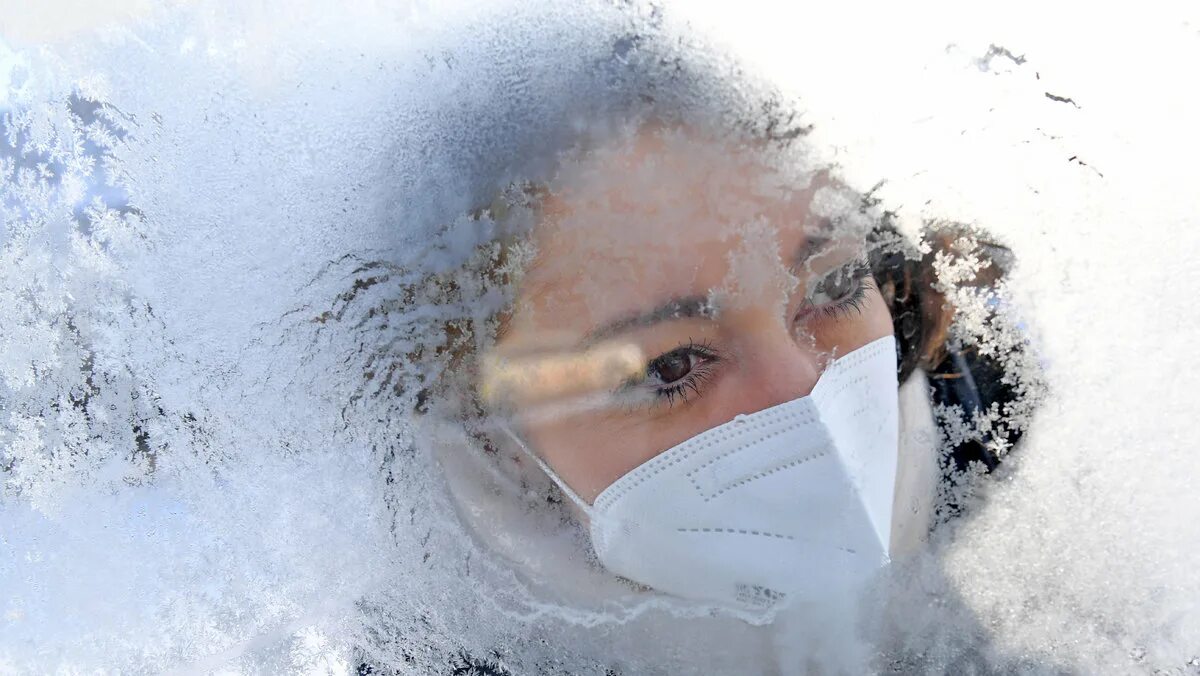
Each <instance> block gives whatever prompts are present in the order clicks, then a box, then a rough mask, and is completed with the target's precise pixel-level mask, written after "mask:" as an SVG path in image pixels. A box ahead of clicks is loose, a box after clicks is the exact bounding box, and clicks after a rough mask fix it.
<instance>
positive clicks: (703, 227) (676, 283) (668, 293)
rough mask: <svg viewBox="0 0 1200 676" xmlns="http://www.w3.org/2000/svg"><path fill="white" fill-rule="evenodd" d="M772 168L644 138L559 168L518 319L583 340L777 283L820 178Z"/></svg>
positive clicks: (696, 139)
mask: <svg viewBox="0 0 1200 676" xmlns="http://www.w3.org/2000/svg"><path fill="white" fill-rule="evenodd" d="M775 159H776V158H772V157H769V156H768V155H767V154H766V153H765V152H764V151H763V149H761V148H756V147H752V146H748V145H744V144H742V145H738V144H734V143H730V142H723V141H716V140H712V139H707V138H703V137H700V136H697V135H692V134H688V133H685V132H653V133H642V134H639V135H637V136H635V137H633V138H630V139H627V140H626V141H624V142H621V143H616V144H613V145H611V146H609V147H606V148H602V149H599V150H596V151H594V152H591V153H589V154H588V155H586V156H582V157H578V158H573V159H571V160H569V161H567V162H566V163H565V167H564V169H563V171H562V172H561V173H560V176H559V178H558V180H556V181H555V183H554V184H553V185H552V186H551V189H550V195H549V196H548V198H547V199H546V201H545V204H544V208H543V217H542V219H541V222H540V223H539V224H538V226H537V228H535V231H534V243H535V247H536V251H537V253H536V255H535V259H534V262H533V265H532V266H531V267H530V270H529V272H528V273H527V275H526V278H525V281H524V283H523V289H522V294H521V296H522V301H523V305H524V306H525V308H526V311H525V312H524V313H523V314H526V315H527V316H526V317H525V319H527V320H529V321H530V322H532V323H533V324H535V325H544V324H545V323H546V322H553V323H554V324H555V325H556V327H557V328H560V329H564V330H568V331H571V332H576V333H578V332H586V331H588V330H589V329H590V328H592V327H593V326H595V325H596V324H598V323H600V322H603V321H605V320H606V319H609V318H611V317H613V316H619V315H621V314H627V313H629V312H633V311H637V310H639V309H643V308H645V307H647V306H652V305H654V304H656V303H658V302H661V301H662V300H664V299H669V298H673V297H681V296H688V295H704V294H706V293H708V292H710V291H712V290H714V289H715V288H719V287H728V286H729V285H730V284H735V285H740V284H742V283H744V282H748V281H753V280H750V279H748V278H749V277H753V276H758V277H762V276H764V275H765V276H767V277H770V276H771V275H770V274H769V273H770V272H772V271H775V272H779V275H780V276H783V275H785V274H786V265H787V263H789V262H790V256H791V252H792V251H794V250H795V249H796V248H798V247H799V246H800V245H801V244H803V243H804V239H805V235H804V233H805V230H806V229H812V227H811V226H812V225H813V224H812V223H811V221H812V220H813V218H812V217H811V215H810V212H809V206H810V203H811V202H812V196H813V194H814V190H816V189H817V188H819V187H821V185H822V184H823V183H825V182H827V181H824V179H823V178H822V177H820V176H818V177H817V178H816V179H815V180H812V178H811V177H812V174H805V173H803V172H798V171H788V170H787V169H785V168H783V167H781V166H780V165H779V164H777V163H776V162H775V161H774V160H775Z"/></svg>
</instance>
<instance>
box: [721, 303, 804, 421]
mask: <svg viewBox="0 0 1200 676" xmlns="http://www.w3.org/2000/svg"><path fill="white" fill-rule="evenodd" d="M742 335H743V336H745V337H746V339H745V341H744V343H743V345H742V349H741V350H739V355H738V356H739V361H740V363H739V364H738V366H739V368H738V369H737V378H738V382H736V383H735V385H736V386H735V387H733V388H730V390H731V396H733V397H736V398H737V399H735V400H734V401H733V402H731V403H732V404H733V406H734V408H736V409H739V410H738V411H737V412H738V413H754V412H757V411H761V410H763V409H765V408H770V407H772V406H776V405H779V404H782V403H785V402H788V401H791V400H793V399H797V398H799V397H804V396H807V395H808V394H810V393H811V392H812V389H813V387H814V386H815V385H816V384H817V379H818V378H820V377H821V372H822V371H823V370H824V367H825V363H826V356H825V355H824V354H823V353H822V352H821V351H820V350H818V349H817V348H816V347H815V346H814V345H812V344H811V341H808V340H805V339H804V338H803V337H800V338H797V337H796V336H795V335H794V334H793V332H792V331H790V330H789V328H788V327H786V326H784V325H783V324H782V323H781V322H779V321H778V320H776V321H771V322H758V323H756V325H755V326H753V327H752V330H750V331H748V332H746V333H743V334H742Z"/></svg>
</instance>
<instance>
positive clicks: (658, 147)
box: [497, 130, 892, 503]
mask: <svg viewBox="0 0 1200 676" xmlns="http://www.w3.org/2000/svg"><path fill="white" fill-rule="evenodd" d="M569 166H570V168H569V169H568V170H567V171H565V172H564V175H563V177H562V179H561V180H560V181H559V182H558V183H557V184H556V185H554V186H552V188H551V195H550V197H549V198H548V199H547V200H546V201H545V204H544V209H543V217H542V220H541V221H540V222H539V224H538V226H537V227H536V228H535V231H534V244H535V248H536V254H535V257H534V260H533V262H532V265H531V266H530V267H529V269H528V271H527V273H526V276H525V278H524V280H523V282H522V285H521V288H520V291H519V294H518V298H517V302H516V304H515V306H514V307H515V309H514V311H513V313H512V315H511V317H510V319H509V321H508V324H507V326H506V329H505V331H504V332H503V334H502V338H501V339H500V341H499V343H498V346H497V347H498V349H500V350H511V351H521V352H526V351H530V350H539V349H540V350H545V349H554V350H563V349H571V350H577V349H583V348H586V347H587V346H589V345H592V344H595V342H597V341H598V340H609V341H615V342H617V343H621V344H633V345H636V346H637V347H638V348H639V349H640V350H641V351H642V354H644V355H645V356H646V357H647V359H648V360H654V359H655V358H656V357H658V356H659V355H662V354H664V353H670V352H672V351H673V350H678V349H679V348H681V347H683V348H684V350H685V352H686V350H687V349H688V348H687V347H686V346H688V345H690V344H702V345H703V346H704V350H705V354H704V359H703V360H700V359H699V358H697V356H696V355H695V354H691V353H688V354H687V355H686V356H683V357H678V356H677V357H676V358H675V359H673V360H667V362H666V366H667V367H668V368H666V369H665V370H664V369H663V368H661V367H662V366H663V365H664V362H663V361H662V360H659V361H658V362H657V364H658V366H659V367H660V368H658V369H657V370H655V368H654V364H650V367H651V368H650V371H651V372H652V374H653V375H654V377H652V378H650V379H649V380H647V381H643V382H639V383H635V384H630V385H629V386H628V387H627V388H626V389H624V390H622V394H623V396H624V397H625V399H623V400H622V401H623V402H624V403H621V404H620V405H612V406H608V407H602V408H599V409H593V410H586V411H581V412H575V413H569V414H561V415H556V416H552V417H546V416H534V415H533V414H532V412H531V411H528V410H525V411H522V410H518V411H517V413H518V415H517V421H518V424H519V428H520V430H519V431H520V433H521V434H522V435H523V436H524V438H525V440H526V441H527V443H529V444H530V446H531V447H532V448H533V449H534V450H535V452H537V453H538V454H540V455H541V457H542V458H543V459H544V460H545V461H546V462H547V463H548V464H549V465H550V466H551V467H552V468H553V469H554V470H555V472H556V473H557V474H558V475H559V476H560V477H561V478H562V479H563V480H564V481H565V482H566V483H567V484H568V485H569V486H570V487H571V488H572V489H573V490H574V491H575V492H576V493H577V494H578V495H579V496H580V497H582V498H583V499H584V500H585V501H587V502H588V503H591V502H593V501H594V500H595V498H596V496H597V495H599V494H600V492H601V491H603V490H604V489H605V488H607V487H608V486H609V485H611V484H612V483H613V482H614V481H616V480H617V479H619V478H620V477H621V476H623V475H625V474H626V473H627V472H629V471H630V470H632V469H633V468H635V467H637V466H638V465H640V464H642V463H644V462H646V461H647V460H649V459H651V458H653V457H654V456H655V455H657V454H659V453H661V452H663V451H665V450H667V449H669V448H671V447H673V446H675V445H677V444H679V443H681V442H683V441H685V440H687V439H689V438H691V437H693V436H695V435H697V434H699V433H701V432H703V431H705V430H707V429H710V428H713V427H716V426H718V425H720V424H722V423H725V422H727V421H729V420H732V419H733V418H734V416H736V415H738V414H748V413H753V412H756V411H760V410H763V409H765V408H769V407H771V406H775V405H777V404H781V403H784V402H787V401H791V400H793V399H796V398H798V397H802V396H805V395H807V394H808V393H809V392H810V391H811V390H812V388H813V386H814V385H815V384H816V382H817V379H818V378H819V377H820V375H821V372H822V370H823V368H824V367H825V365H826V364H827V363H828V362H829V360H830V359H831V358H832V357H835V356H840V355H845V354H847V353H849V352H851V351H853V350H855V349H857V348H859V347H862V346H863V345H866V344H867V343H870V342H871V341H873V340H876V339H878V338H881V337H883V336H886V335H890V334H891V332H892V322H891V317H890V315H889V313H888V310H887V307H886V306H885V304H884V302H883V299H882V298H881V297H880V295H879V293H878V291H876V290H875V288H874V287H873V285H871V284H870V280H869V277H868V279H866V280H864V281H863V283H862V284H863V286H864V287H865V288H864V290H863V291H862V294H861V298H859V299H858V302H857V303H856V304H855V305H854V306H853V307H849V306H844V305H837V304H835V303H834V302H833V301H836V300H839V299H838V298H830V297H829V296H830V294H829V293H825V292H824V291H823V287H821V286H820V285H818V284H817V283H816V280H818V279H820V278H821V277H822V276H823V275H826V274H833V275H834V277H831V279H833V278H835V277H836V275H837V273H838V271H841V270H844V269H845V268H846V266H847V265H852V261H854V260H856V259H857V260H861V254H862V242H861V236H854V234H853V233H846V232H838V231H834V232H833V233H832V236H831V237H827V236H826V235H828V234H829V232H828V227H829V226H828V222H822V221H821V219H820V218H819V217H818V216H817V215H816V214H814V213H813V208H812V207H813V198H814V194H815V193H816V191H817V190H818V189H820V188H821V187H822V186H826V185H829V183H830V182H829V180H828V179H827V178H824V177H823V176H818V177H817V178H816V179H815V180H813V181H812V182H811V185H798V183H799V182H798V181H797V180H796V178H795V177H789V176H786V175H784V174H783V173H781V172H779V171H776V170H774V169H772V168H771V166H768V164H767V163H766V162H764V161H762V160H761V154H760V153H758V152H756V151H755V149H753V148H749V147H745V146H742V147H738V146H735V145H733V144H730V143H728V142H723V141H717V140H712V139H708V138H704V137H703V136H701V135H699V134H694V133H691V132H680V131H662V130H656V131H643V132H641V133H639V134H637V135H636V136H634V137H633V138H631V139H628V140H626V141H625V142H620V143H615V144H613V145H612V146H611V147H608V148H604V149H600V150H598V151H596V152H594V153H592V154H591V155H589V156H587V157H584V158H581V159H580V160H579V161H577V162H573V163H570V164H569ZM827 240H828V241H827ZM806 249H807V250H808V251H806ZM838 279H845V278H838ZM857 286H858V284H857V283H852V284H848V285H837V284H826V287H827V288H835V289H843V288H857ZM672 299H685V300H686V299H692V300H697V299H698V300H701V301H704V303H701V304H700V305H696V304H695V303H693V304H692V305H691V306H688V305H686V303H681V304H678V305H676V306H674V307H673V308H669V309H668V310H667V311H660V312H658V313H657V315H655V316H654V317H653V318H650V317H648V316H647V315H651V314H653V311H654V310H655V309H656V308H658V309H660V310H661V309H662V308H663V307H664V306H668V305H669V303H670V301H671V300H672ZM698 307H700V308H705V307H707V308H709V309H708V310H707V311H705V312H700V313H697V312H695V310H696V309H697V308H698ZM712 308H715V310H714V309H712ZM696 314H700V315H702V316H689V315H696ZM638 317H640V318H641V319H639V320H634V319H633V318H638ZM664 372H665V373H666V375H678V374H679V373H687V374H688V375H690V376H692V377H693V378H695V377H696V376H698V375H700V374H701V373H702V374H703V378H702V379H699V378H697V379H696V380H695V381H694V382H693V385H694V389H695V390H696V391H693V387H692V386H691V385H689V386H687V388H686V398H685V397H680V396H678V395H675V396H674V397H673V398H671V399H670V401H668V400H667V399H664V398H662V397H661V396H656V392H658V391H659V390H661V389H663V388H664V387H667V385H665V384H664V383H662V380H663V378H662V375H663V374H664ZM701 380H702V382H701ZM675 382H678V381H675ZM630 400H632V401H634V403H629V401H630Z"/></svg>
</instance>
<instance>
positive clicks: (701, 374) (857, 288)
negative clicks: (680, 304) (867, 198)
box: [630, 261, 873, 407]
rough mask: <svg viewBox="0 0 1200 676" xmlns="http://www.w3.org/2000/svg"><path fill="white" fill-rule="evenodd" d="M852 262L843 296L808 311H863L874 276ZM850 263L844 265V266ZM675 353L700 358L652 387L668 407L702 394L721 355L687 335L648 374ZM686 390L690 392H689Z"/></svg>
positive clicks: (835, 314)
mask: <svg viewBox="0 0 1200 676" xmlns="http://www.w3.org/2000/svg"><path fill="white" fill-rule="evenodd" d="M851 265H853V266H854V268H853V269H851V270H850V271H849V274H850V275H852V278H853V281H854V290H853V291H851V292H850V293H849V294H847V295H846V297H844V298H841V299H838V300H836V301H833V302H830V303H826V304H825V305H822V306H816V307H813V309H810V310H809V312H820V316H821V317H822V318H826V319H832V320H836V319H839V318H845V317H848V316H850V315H851V314H852V313H855V312H859V313H861V312H862V311H863V307H864V305H863V302H864V300H865V299H866V296H867V290H868V289H869V288H870V287H871V284H872V282H873V278H872V277H871V270H870V268H869V267H868V266H867V265H866V264H865V263H863V262H861V261H856V262H854V263H852V264H851ZM848 267H850V266H845V267H844V268H843V269H845V268H848ZM805 303H806V304H808V305H809V306H810V307H812V306H811V303H809V301H808V300H807V299H806V300H805ZM810 319H812V318H811V317H801V316H800V313H797V315H796V317H795V318H793V322H798V321H802V320H810ZM678 355H688V356H689V357H693V358H696V357H698V358H699V361H698V362H697V363H695V364H694V365H693V366H692V369H691V370H690V371H689V372H688V373H687V375H685V376H684V377H683V378H681V379H680V380H678V381H676V382H674V383H671V384H670V385H666V386H663V387H656V388H654V395H653V396H654V401H653V402H652V404H653V405H660V404H664V403H665V404H666V405H667V406H668V407H672V406H674V405H675V402H676V401H678V402H680V403H684V402H687V401H688V400H689V399H690V398H691V397H693V396H696V397H698V396H701V394H702V391H703V390H702V388H703V386H704V385H705V384H707V383H708V382H709V381H710V380H712V378H713V375H714V373H715V366H716V365H717V364H718V363H719V362H720V361H721V360H722V357H721V355H720V354H719V353H718V352H717V351H716V350H715V349H714V348H713V347H712V345H711V344H709V343H708V342H707V341H701V342H700V343H696V342H695V341H693V340H691V339H689V340H688V342H687V344H686V345H681V346H679V347H677V348H675V349H674V350H671V351H669V352H664V353H663V354H661V355H659V356H658V357H655V358H654V359H652V360H650V362H649V363H648V364H647V365H646V371H647V374H649V372H650V371H652V370H653V369H654V366H655V364H657V363H660V362H661V361H662V360H664V359H666V358H668V357H672V356H678ZM636 385H637V383H636V382H633V383H630V386H636ZM689 391H690V392H691V394H689Z"/></svg>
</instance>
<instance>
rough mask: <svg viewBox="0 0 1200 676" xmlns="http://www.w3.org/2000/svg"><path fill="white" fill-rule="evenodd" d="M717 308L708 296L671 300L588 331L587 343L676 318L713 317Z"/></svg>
mask: <svg viewBox="0 0 1200 676" xmlns="http://www.w3.org/2000/svg"><path fill="white" fill-rule="evenodd" d="M716 315H717V308H716V306H714V305H713V303H712V301H711V300H709V298H708V296H685V297H683V298H672V299H671V300H669V301H667V302H665V303H663V304H662V305H659V306H658V307H656V308H654V309H652V310H650V311H648V312H640V313H637V314H634V315H630V316H628V317H623V318H621V319H618V320H616V321H614V322H610V323H608V324H605V325H604V326H601V327H600V328H598V329H596V330H594V331H592V332H590V333H588V335H587V338H586V340H585V342H586V343H589V344H590V343H594V342H597V341H600V340H604V339H605V338H609V337H612V336H613V335H615V334H618V333H621V332H622V331H627V330H629V329H632V328H640V327H644V326H650V325H652V324H658V323H659V322H664V321H670V320H674V319H712V318H714V317H716Z"/></svg>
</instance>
